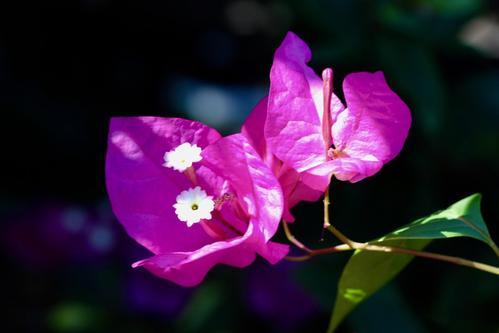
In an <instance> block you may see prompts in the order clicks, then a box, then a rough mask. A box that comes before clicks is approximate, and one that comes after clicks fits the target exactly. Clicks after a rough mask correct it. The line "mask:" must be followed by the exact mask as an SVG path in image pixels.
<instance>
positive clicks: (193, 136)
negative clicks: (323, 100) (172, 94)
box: [106, 117, 288, 286]
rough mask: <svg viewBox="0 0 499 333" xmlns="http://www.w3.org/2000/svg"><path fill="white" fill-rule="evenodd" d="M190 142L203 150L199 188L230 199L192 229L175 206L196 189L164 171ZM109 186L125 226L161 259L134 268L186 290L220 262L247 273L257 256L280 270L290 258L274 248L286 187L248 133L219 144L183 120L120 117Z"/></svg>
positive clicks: (209, 132)
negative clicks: (167, 158) (170, 156)
mask: <svg viewBox="0 0 499 333" xmlns="http://www.w3.org/2000/svg"><path fill="white" fill-rule="evenodd" d="M184 142H189V143H191V144H196V145H197V146H199V147H200V148H202V149H203V152H202V157H203V159H202V161H201V162H199V163H195V164H194V165H193V167H194V169H195V173H196V178H197V181H198V185H200V186H201V187H202V188H203V189H204V190H205V191H206V192H207V193H208V195H211V196H213V197H214V198H222V197H225V198H228V199H227V200H226V201H225V202H224V203H223V204H222V205H221V207H220V209H217V210H216V212H215V213H216V214H215V213H214V214H213V218H212V219H211V220H209V221H203V222H201V223H197V224H194V225H193V226H192V227H187V225H186V223H184V222H181V221H179V220H178V218H177V216H176V214H175V210H174V208H173V207H172V205H173V204H174V203H175V202H176V196H177V195H178V194H179V193H180V192H181V191H184V190H187V189H189V188H192V187H194V186H193V184H192V183H191V181H190V180H189V179H188V178H187V177H186V176H185V175H184V174H183V173H180V172H178V171H175V170H173V169H169V168H165V167H164V166H162V164H163V163H164V161H163V155H164V153H165V152H166V151H170V150H172V149H174V148H175V147H177V146H178V145H180V144H182V143H184ZM106 182H107V189H108V193H109V197H110V200H111V204H112V207H113V211H114V213H115V214H116V216H117V217H118V219H119V221H120V222H121V223H122V224H123V226H124V227H125V229H126V230H127V232H128V233H129V235H130V236H131V237H133V238H134V239H135V240H136V241H137V242H138V243H140V244H141V245H143V246H144V247H146V248H147V249H148V250H150V251H151V252H152V253H153V254H154V255H153V256H152V257H150V258H148V259H144V260H141V261H139V262H137V263H135V264H134V265H133V266H134V267H138V266H143V267H145V268H146V269H148V270H149V271H151V272H152V273H154V274H156V275H158V276H160V277H162V278H165V279H168V280H171V281H173V282H175V283H178V284H180V285H183V286H193V285H196V284H198V283H200V282H201V281H202V280H203V278H204V276H205V275H206V273H207V272H208V271H209V270H210V269H211V268H212V267H213V266H215V265H216V264H219V263H221V264H226V265H230V266H235V267H244V266H247V265H249V264H250V263H251V262H252V261H253V260H254V259H255V257H256V254H259V255H261V256H263V257H264V258H266V259H267V260H268V261H269V262H271V263H275V262H277V261H279V260H280V259H282V258H283V257H284V256H285V255H286V254H287V252H288V246H285V245H281V244H276V243H272V242H270V238H271V237H272V236H273V235H274V234H275V232H276V230H277V228H278V226H279V222H280V219H281V215H282V209H283V198H282V192H281V188H280V185H279V183H278V181H277V180H276V179H275V177H274V175H273V174H272V172H271V170H270V169H269V168H268V167H267V166H266V165H265V163H264V162H263V161H262V160H261V159H260V157H259V155H258V153H257V152H256V151H255V150H254V149H253V148H252V146H251V144H250V143H249V142H248V140H247V139H246V137H245V136H243V135H241V134H236V135H231V136H228V137H226V138H220V135H219V134H218V133H217V132H216V131H215V130H213V129H211V128H209V127H207V126H205V125H203V124H200V123H197V122H194V121H189V120H184V119H177V118H157V117H131V118H113V119H112V121H111V126H110V133H109V144H108V151H107V158H106ZM224 195H225V196H224ZM213 230H215V231H216V232H215V233H214V232H213Z"/></svg>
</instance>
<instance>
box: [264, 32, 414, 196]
mask: <svg viewBox="0 0 499 333" xmlns="http://www.w3.org/2000/svg"><path fill="white" fill-rule="evenodd" d="M310 59H311V51H310V49H309V48H308V46H307V45H306V44H305V42H303V41H302V40H301V39H300V38H299V37H298V36H296V35H295V34H293V33H291V32H289V33H288V34H287V36H286V38H285V39H284V41H283V42H282V44H281V45H280V47H279V48H278V49H277V51H276V53H275V56H274V63H273V65H272V69H271V72H270V81H271V83H270V92H269V97H268V103H267V117H266V121H265V129H264V133H265V138H266V143H267V145H268V147H267V149H268V150H269V151H270V152H271V153H272V154H273V155H275V156H276V157H277V158H278V159H279V160H280V161H281V162H282V163H283V164H284V165H286V166H287V167H289V168H292V169H294V170H295V171H296V172H297V173H298V174H299V175H300V182H303V183H304V184H305V185H306V186H308V187H310V188H312V189H314V190H319V191H324V190H325V188H326V187H327V186H328V184H329V182H330V178H331V175H334V176H335V177H336V178H338V179H340V180H348V181H351V182H357V181H360V180H362V179H364V178H366V177H369V176H372V175H374V174H375V173H376V172H378V171H379V170H380V169H381V167H382V166H383V165H384V164H385V163H387V162H388V161H390V160H391V159H393V158H394V157H395V156H396V155H397V154H398V153H399V152H400V150H401V149H402V146H403V144H404V141H405V139H406V137H407V133H408V130H409V127H410V123H411V116H410V112H409V109H408V107H407V106H406V105H405V104H404V102H403V101H402V100H401V99H400V98H399V97H398V96H397V95H396V94H395V93H394V92H393V91H392V90H391V89H390V87H389V86H388V84H387V83H386V81H385V79H384V76H383V74H382V73H381V72H376V73H366V72H362V73H352V74H350V75H348V76H347V77H346V78H345V80H344V81H343V93H344V96H345V101H346V107H345V106H344V105H343V104H342V103H341V101H340V100H339V98H338V97H337V96H336V95H334V94H333V93H332V70H331V69H326V70H325V71H324V72H323V79H324V80H323V79H321V78H320V77H319V76H317V75H316V74H315V73H314V71H313V70H312V69H311V68H310V67H308V66H307V63H308V61H309V60H310ZM324 101H326V102H324ZM324 106H325V109H324Z"/></svg>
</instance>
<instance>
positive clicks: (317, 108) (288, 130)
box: [106, 32, 411, 286]
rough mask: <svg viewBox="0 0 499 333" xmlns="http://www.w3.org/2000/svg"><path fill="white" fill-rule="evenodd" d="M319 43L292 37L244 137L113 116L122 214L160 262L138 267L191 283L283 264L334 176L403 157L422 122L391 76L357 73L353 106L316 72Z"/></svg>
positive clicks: (114, 178)
mask: <svg viewBox="0 0 499 333" xmlns="http://www.w3.org/2000/svg"><path fill="white" fill-rule="evenodd" d="M310 59H311V52H310V49H309V48H308V46H307V45H306V44H305V42H303V41H302V40H301V39H300V38H298V37H297V36H296V35H295V34H293V33H291V32H290V33H288V35H287V36H286V38H285V39H284V41H283V42H282V44H281V45H280V47H279V48H278V49H277V51H276V53H275V56H274V63H273V65H272V69H271V72H270V90H269V94H268V96H266V97H264V98H263V99H262V100H261V101H260V102H259V103H258V105H257V106H256V107H255V108H254V109H253V111H252V112H251V114H250V115H249V117H248V119H247V120H246V121H245V123H244V125H243V127H242V129H241V132H240V133H238V134H234V135H230V136H227V137H221V136H220V134H218V132H217V131H216V130H214V129H211V128H209V127H207V126H205V125H203V124H201V123H198V122H195V121H190V120H185V119H178V118H158V117H132V118H113V119H112V121H111V125H110V133H109V146H108V152H107V158H106V180H107V189H108V193H109V196H110V199H111V203H112V207H113V211H114V213H115V214H116V216H117V217H118V219H119V221H120V222H121V223H122V224H123V226H124V227H125V229H126V230H127V232H128V233H129V234H130V236H132V237H133V238H134V239H135V240H136V241H137V242H139V243H140V244H141V245H142V246H144V247H146V248H147V249H148V250H150V251H151V252H152V253H153V256H152V257H150V258H147V259H144V260H141V261H139V262H137V263H135V264H133V266H134V267H138V266H143V267H145V268H146V269H148V270H149V271H151V272H152V273H154V274H156V275H158V276H160V277H163V278H165V279H168V280H171V281H173V282H175V283H178V284H180V285H184V286H192V285H196V284H198V283H199V282H201V281H202V280H203V278H204V276H205V275H206V273H207V272H208V271H209V270H210V269H211V268H212V267H213V266H214V265H216V264H219V263H221V264H226V265H230V266H235V267H244V266H247V265H249V264H250V263H251V262H252V261H253V260H254V259H255V257H256V255H257V254H258V255H260V256H262V257H264V258H265V259H266V260H267V261H269V262H270V263H276V262H278V261H279V260H281V259H282V258H283V257H284V256H285V255H286V254H287V252H288V246H287V245H284V244H279V243H275V242H272V241H271V238H272V237H273V235H274V234H275V233H276V231H277V229H278V226H279V223H280V221H281V220H284V221H287V222H292V221H293V219H294V218H293V216H292V215H291V213H290V209H291V208H292V207H293V206H295V205H296V204H297V203H298V202H301V201H315V200H318V199H319V198H320V197H321V195H322V194H323V193H324V191H325V190H326V189H327V188H328V186H329V183H330V180H331V177H332V176H334V177H336V178H337V179H339V180H344V181H350V182H357V181H360V180H362V179H364V178H366V177H369V176H372V175H374V174H375V173H376V172H378V171H379V170H380V169H381V167H382V166H383V165H384V164H385V163H387V162H388V161H390V160H391V159H393V158H394V157H395V156H396V155H397V154H398V153H399V152H400V150H401V149H402V146H403V144H404V141H405V139H406V136H407V133H408V130H409V127H410V122H411V117H410V113H409V109H408V108H407V106H406V105H405V104H404V102H403V101H402V100H401V99H400V98H399V97H398V96H397V95H396V94H395V93H394V92H393V91H392V90H391V89H390V87H389V86H388V85H387V83H386V81H385V79H384V77H383V74H382V73H380V72H376V73H353V74H350V75H348V76H347V77H346V78H345V79H344V82H343V94H344V96H345V105H344V104H343V103H342V102H341V101H340V99H339V98H338V97H337V96H336V95H335V94H334V93H333V91H332V79H333V72H332V70H331V69H326V70H324V72H323V75H322V79H321V78H320V77H319V76H317V75H316V74H315V73H314V71H313V70H312V69H311V68H310V67H308V65H307V62H308V61H309V60H310Z"/></svg>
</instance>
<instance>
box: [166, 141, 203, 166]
mask: <svg viewBox="0 0 499 333" xmlns="http://www.w3.org/2000/svg"><path fill="white" fill-rule="evenodd" d="M163 158H164V160H165V163H164V164H163V166H165V167H167V168H173V169H175V170H178V171H180V172H184V171H185V170H186V169H187V168H190V167H191V166H192V163H194V162H199V161H201V159H202V157H201V148H199V147H198V146H197V145H195V144H192V145H191V144H190V143H189V142H184V143H182V144H181V145H180V146H178V147H177V148H175V149H174V150H171V151H167V152H166V153H165V156H164V157H163Z"/></svg>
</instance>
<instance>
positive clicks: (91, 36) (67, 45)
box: [0, 0, 499, 333]
mask: <svg viewBox="0 0 499 333" xmlns="http://www.w3.org/2000/svg"><path fill="white" fill-rule="evenodd" d="M288 30H293V31H294V32H296V33H297V34H298V35H299V36H301V37H302V38H303V39H305V40H306V41H307V42H308V43H309V45H310V46H311V48H312V50H313V54H314V56H313V61H312V66H313V67H314V68H315V69H316V71H317V72H320V71H321V70H322V69H323V68H324V67H325V66H332V67H333V68H334V70H335V78H336V81H335V85H336V87H337V91H340V87H341V81H342V78H343V77H344V75H345V74H346V73H349V72H352V71H374V70H383V71H384V72H385V75H386V77H387V80H388V82H389V83H390V85H391V86H392V87H393V89H394V90H395V91H396V92H398V93H399V95H400V96H402V98H403V99H404V100H405V101H406V103H407V104H408V105H409V106H410V108H411V110H412V114H413V126H412V128H411V132H410V136H409V139H408V141H407V144H406V146H405V148H404V150H403V151H402V153H401V155H400V156H399V157H398V158H397V159H396V160H395V161H393V162H391V163H390V164H388V165H387V166H385V167H384V168H383V170H382V172H380V173H379V174H377V175H376V176H374V177H371V178H369V179H366V180H364V181H362V182H360V183H357V184H348V183H340V182H335V183H333V188H332V201H333V204H332V208H331V214H332V219H333V221H334V223H335V224H336V225H337V226H338V227H339V228H340V230H342V231H344V232H345V233H346V234H347V235H350V236H351V237H352V238H354V239H356V240H369V239H372V238H375V237H378V236H381V235H382V234H384V233H386V232H388V231H390V230H392V229H394V228H395V227H397V226H400V225H403V224H406V223H408V222H410V221H412V220H414V219H416V218H418V217H421V216H425V215H428V214H430V213H432V212H433V211H435V210H437V209H441V208H445V207H447V206H448V205H450V204H451V203H453V202H455V201H457V200H459V199H461V198H463V197H465V196H467V195H469V194H472V193H475V192H481V193H483V202H482V210H483V215H484V218H485V220H486V221H487V223H488V225H489V228H490V231H491V234H492V236H493V238H495V239H496V241H497V240H499V224H498V220H499V3H498V2H497V1H495V0H488V1H487V0H408V1H385V0H377V1H373V0H371V1H368V0H365V1H353V0H330V1H327V0H313V1H298V0H295V1H254V0H242V1H193V0H183V1H165V0H163V1H112V0H79V1H41V2H39V1H36V2H29V1H9V2H2V4H1V5H0V110H1V115H2V117H1V120H0V138H1V142H2V146H1V150H2V151H1V159H2V162H1V164H2V170H3V172H2V173H3V177H2V184H1V186H0V223H1V224H0V240H1V248H2V253H1V264H2V267H3V269H2V274H1V275H2V283H1V284H0V286H1V287H0V288H1V289H0V291H1V295H2V297H1V298H2V303H4V306H3V308H4V309H6V311H5V310H4V311H3V314H4V315H6V318H5V319H4V320H3V321H2V327H3V328H4V329H6V332H11V331H15V332H60V333H65V332H68V333H69V332H110V331H111V332H114V331H122V332H140V333H146V332H180V333H182V332H185V333H189V332H206V333H211V332H217V333H225V332H255V331H258V332H324V331H325V329H326V326H327V323H328V320H329V314H330V310H331V307H332V302H333V300H334V296H335V292H336V284H337V281H338V278H339V275H340V273H341V269H342V266H343V265H344V264H345V262H346V260H347V258H348V256H347V255H346V254H337V255H330V256H325V257H322V258H316V259H314V260H311V261H309V262H306V263H301V264H296V263H289V262H283V263H280V264H278V265H277V266H275V267H270V266H269V265H268V264H266V263H264V262H263V261H258V262H256V263H255V264H254V265H252V266H251V267H249V268H247V269H243V270H237V269H232V268H228V267H217V268H216V269H214V270H212V271H211V272H210V273H209V275H208V277H207V278H206V280H205V282H204V283H203V284H201V285H200V286H199V287H197V288H190V289H185V288H180V287H177V286H175V285H173V284H171V283H169V282H167V281H163V280H160V279H158V278H155V277H153V276H152V275H150V274H148V273H147V272H145V271H143V270H140V269H137V270H133V269H132V268H131V267H130V264H131V263H132V262H134V261H136V260H138V259H141V258H144V257H146V256H148V254H147V253H146V251H145V250H143V249H141V248H140V247H139V246H138V245H136V244H135V243H134V241H133V240H132V239H131V238H129V237H127V236H126V234H125V232H124V230H123V229H122V228H121V226H120V224H119V223H118V222H117V221H116V219H115V218H114V216H113V214H112V212H111V210H110V207H109V203H108V200H107V196H106V190H105V186H104V156H105V149H106V140H107V127H108V124H109V119H110V117H112V116H124V115H157V116H165V117H172V116H179V117H186V118H190V119H195V120H199V121H202V122H205V123H207V124H209V125H211V126H213V127H215V128H217V129H219V130H220V131H221V132H222V133H224V134H228V133H234V132H237V131H238V130H239V127H240V125H241V124H242V122H243V120H244V119H245V117H246V115H247V114H248V113H249V111H250V110H251V108H252V107H253V106H254V104H255V103H256V102H257V101H258V100H259V99H260V98H261V97H263V96H264V95H265V94H266V91H267V89H268V84H269V80H268V75H269V70H270V66H271V63H272V55H273V52H274V50H275V48H276V47H277V46H278V45H279V43H280V41H281V40H282V38H283V37H284V35H285V33H286V32H287V31H288ZM295 212H296V215H297V217H298V223H297V224H295V225H294V226H293V229H294V231H295V233H296V234H297V235H298V236H299V238H301V239H303V240H304V241H305V242H306V243H307V244H309V245H310V246H312V247H319V246H324V244H321V243H319V241H318V240H319V238H320V229H321V214H322V213H321V205H320V204H302V205H300V206H299V207H297V209H296V210H295ZM279 238H280V239H282V235H278V239H279ZM430 249H431V250H432V251H436V252H443V253H448V254H452V255H459V256H464V257H467V258H471V259H475V260H479V261H484V262H488V263H492V264H494V263H495V264H497V259H495V258H494V255H493V253H492V251H491V250H490V249H489V248H487V247H486V246H485V245H483V244H481V243H479V242H476V241H473V240H466V239H454V240H450V241H438V242H435V243H434V244H432V245H431V246H430ZM497 309H499V284H498V279H497V278H496V277H494V276H492V275H488V274H485V273H481V272H478V271H472V270H470V269H467V268H463V267H454V266H452V265H448V264H443V263H435V262H430V261H427V260H424V259H416V260H415V261H414V262H413V263H411V265H410V266H409V267H408V268H407V269H406V270H405V271H404V272H403V273H402V274H401V275H400V276H399V277H398V278H397V279H396V280H395V281H393V282H392V283H390V284H389V285H387V286H386V287H385V288H383V289H382V290H381V291H380V292H379V293H378V294H376V295H375V296H374V297H372V298H371V299H369V300H368V301H366V302H365V303H364V304H363V305H361V306H360V307H359V308H358V309H357V310H356V311H355V312H354V313H353V314H352V315H351V316H350V317H349V318H348V319H347V320H346V321H345V323H344V324H343V325H342V326H341V328H340V330H339V331H340V332H360V333H364V332H409V333H412V332H414V333H424V332H484V333H488V332H494V333H497V332H499V319H498V316H497Z"/></svg>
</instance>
